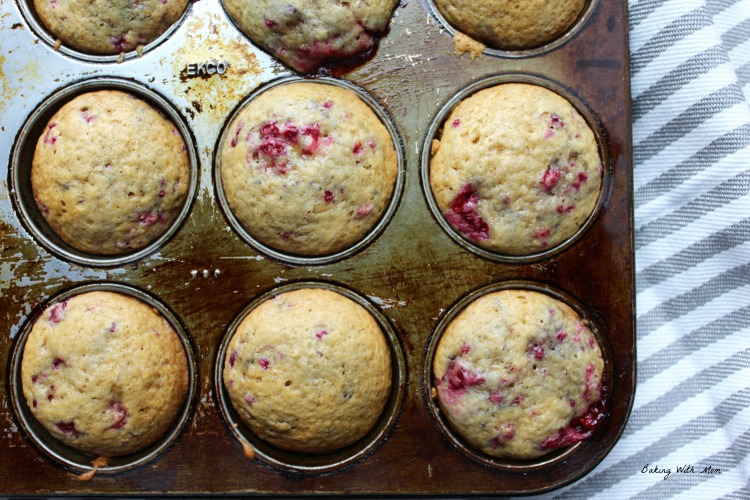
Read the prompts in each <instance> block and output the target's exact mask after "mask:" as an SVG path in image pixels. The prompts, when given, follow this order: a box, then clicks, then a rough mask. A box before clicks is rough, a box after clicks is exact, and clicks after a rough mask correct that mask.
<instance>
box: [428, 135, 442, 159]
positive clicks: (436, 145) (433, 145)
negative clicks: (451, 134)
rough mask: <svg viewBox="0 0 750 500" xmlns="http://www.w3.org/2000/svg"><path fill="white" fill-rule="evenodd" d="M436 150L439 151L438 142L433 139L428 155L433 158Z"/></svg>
mask: <svg viewBox="0 0 750 500" xmlns="http://www.w3.org/2000/svg"><path fill="white" fill-rule="evenodd" d="M438 149H440V141H439V140H437V139H433V140H432V146H431V147H430V155H431V156H434V155H435V153H437V152H438Z"/></svg>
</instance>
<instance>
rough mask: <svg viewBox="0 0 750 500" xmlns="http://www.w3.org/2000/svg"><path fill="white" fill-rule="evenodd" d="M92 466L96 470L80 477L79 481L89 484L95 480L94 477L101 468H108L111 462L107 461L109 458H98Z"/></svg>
mask: <svg viewBox="0 0 750 500" xmlns="http://www.w3.org/2000/svg"><path fill="white" fill-rule="evenodd" d="M91 465H92V466H93V467H94V468H93V469H91V470H90V471H88V472H84V473H83V474H81V475H80V476H78V480H79V481H82V482H87V481H91V480H92V479H94V476H95V475H96V471H97V470H98V469H99V467H106V466H107V465H109V460H108V459H107V457H97V458H95V459H94V461H93V462H91Z"/></svg>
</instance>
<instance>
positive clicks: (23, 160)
mask: <svg viewBox="0 0 750 500" xmlns="http://www.w3.org/2000/svg"><path fill="white" fill-rule="evenodd" d="M98 90H119V91H123V92H128V93H130V94H132V95H134V96H136V97H138V98H140V99H142V100H143V101H145V102H147V103H148V104H150V105H151V106H152V107H154V109H156V110H158V111H159V112H160V113H162V114H163V115H164V116H166V117H167V118H168V119H169V120H170V121H171V122H172V123H173V124H174V126H175V128H176V129H177V130H178V131H179V133H180V135H181V136H182V139H183V141H184V143H185V146H186V148H187V153H188V158H189V162H190V180H189V186H188V192H187V195H186V197H185V203H184V205H183V207H182V209H181V211H180V213H179V215H178V216H177V218H176V219H175V221H174V223H172V225H171V226H170V227H169V228H168V229H167V230H166V231H165V232H164V233H163V234H162V235H161V236H160V237H159V238H157V239H156V240H154V241H153V242H151V243H150V244H148V245H147V246H145V247H143V248H141V249H138V250H133V251H130V252H127V253H123V254H117V255H94V254H91V253H87V252H83V251H81V250H79V249H76V248H74V247H72V246H71V245H69V244H68V243H66V242H64V241H63V240H62V239H61V238H60V237H59V236H58V235H57V234H55V232H54V231H53V230H52V229H51V228H50V226H49V225H48V224H47V221H46V220H45V219H44V217H43V215H42V213H41V211H40V210H39V208H38V207H37V205H36V203H35V202H34V194H33V190H32V187H31V165H32V161H33V158H34V150H35V147H36V142H37V139H38V138H39V137H40V136H41V134H42V132H43V130H44V128H45V126H46V124H47V122H48V121H49V120H50V119H51V118H52V116H53V115H54V114H55V113H56V112H57V111H58V110H59V109H60V108H61V107H62V106H63V105H65V104H66V103H67V102H69V101H70V100H71V99H73V98H74V97H77V96H79V95H81V94H85V93H88V92H93V91H98ZM9 172H10V179H9V185H10V188H11V189H10V191H11V198H12V201H13V204H14V207H15V209H16V212H17V214H18V216H19V218H20V219H21V222H22V223H23V225H24V226H25V227H26V229H27V230H28V231H29V232H30V233H31V234H32V236H33V237H34V238H35V239H36V240H37V241H38V242H39V243H40V244H41V245H42V246H43V247H44V248H46V249H47V250H49V251H50V252H51V253H53V254H55V255H57V256H58V257H60V258H62V259H65V260H68V261H70V262H74V263H76V264H81V265H84V266H92V267H113V266H121V265H123V264H127V263H130V262H133V261H136V260H139V259H141V258H143V257H145V256H146V255H149V254H151V253H152V252H154V251H156V250H157V249H158V248H160V247H161V246H162V245H164V244H165V243H166V242H167V241H168V240H169V239H170V238H171V237H172V236H173V235H174V234H175V233H176V232H177V231H178V230H179V228H180V226H181V225H182V223H183V222H184V220H185V219H186V218H187V215H188V213H189V212H190V208H191V206H192V203H193V200H194V198H195V194H196V191H197V186H198V154H197V151H196V145H195V140H194V139H193V135H192V133H191V132H190V130H189V128H188V126H187V124H186V122H185V120H184V119H183V118H182V116H181V115H180V114H179V113H178V111H177V108H176V107H175V106H173V105H172V104H170V103H169V102H168V101H167V100H166V99H165V98H164V97H162V96H161V95H159V94H157V93H156V92H154V91H153V90H150V89H148V88H146V87H145V86H143V85H142V84H139V83H135V82H132V81H130V80H124V79H121V78H107V77H102V78H95V79H91V80H84V81H80V82H77V83H74V84H72V85H69V86H67V87H65V88H63V89H60V90H58V91H57V92H55V93H54V94H52V95H51V96H49V97H48V98H47V99H45V100H44V101H43V102H42V103H41V104H40V105H39V106H38V107H37V108H36V109H35V110H34V111H33V112H32V113H31V115H30V116H29V117H28V119H27V120H26V122H25V123H24V125H23V127H21V130H20V131H19V133H18V136H17V138H16V142H15V144H14V146H13V150H12V152H11V160H10V169H9Z"/></svg>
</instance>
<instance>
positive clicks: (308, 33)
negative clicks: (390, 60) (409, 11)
mask: <svg viewBox="0 0 750 500" xmlns="http://www.w3.org/2000/svg"><path fill="white" fill-rule="evenodd" d="M222 2H223V4H224V8H225V9H226V11H227V13H228V14H229V16H230V17H231V18H232V20H234V22H235V23H236V24H237V26H238V27H239V29H240V30H241V31H242V32H243V33H244V34H245V35H246V36H247V37H248V38H250V40H252V41H253V42H255V43H257V44H258V45H260V46H261V47H263V48H265V49H266V50H268V51H269V52H270V53H271V54H272V55H273V56H275V57H277V58H278V59H280V60H281V61H282V62H283V63H284V64H286V65H287V66H289V67H290V68H292V69H294V70H295V71H298V72H300V73H312V72H315V71H317V70H318V68H319V67H320V66H323V65H327V64H333V65H336V66H341V65H346V64H347V63H348V62H351V60H352V59H357V58H366V57H367V56H368V55H369V54H370V53H372V52H373V51H375V50H376V49H377V45H378V41H379V38H380V37H381V36H382V35H383V34H384V33H385V31H386V30H387V28H388V23H389V22H390V19H391V15H392V13H393V10H394V9H395V8H396V5H397V4H398V0H369V1H364V0H354V1H351V2H319V1H317V0H287V1H285V2H276V1H273V0H252V1H250V0H222Z"/></svg>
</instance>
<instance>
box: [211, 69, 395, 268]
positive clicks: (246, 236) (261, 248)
mask: <svg viewBox="0 0 750 500" xmlns="http://www.w3.org/2000/svg"><path fill="white" fill-rule="evenodd" d="M298 82H307V83H320V84H328V85H335V86H338V87H341V88H344V89H347V90H351V91H353V92H354V93H355V94H356V95H357V96H358V97H359V98H360V99H361V100H362V101H363V102H364V103H365V104H366V105H367V106H368V107H369V108H370V109H372V111H373V112H374V113H375V115H376V116H377V117H378V119H380V121H381V123H382V124H383V125H384V126H385V127H386V129H387V130H388V133H389V134H390V136H391V140H392V141H393V147H394V149H395V151H396V156H397V158H398V173H397V175H396V184H395V186H394V188H393V194H392V195H391V199H390V201H389V202H388V205H387V207H386V209H385V212H384V213H383V215H382V216H381V217H380V220H379V221H378V222H377V223H376V224H375V225H374V226H373V227H372V228H371V229H370V230H369V231H368V232H367V233H366V234H365V235H364V237H363V238H362V239H361V240H359V241H358V242H356V243H354V244H353V245H351V246H350V247H348V248H345V249H343V250H341V251H338V252H334V253H332V254H328V255H319V256H316V255H313V256H303V255H295V254H291V253H287V252H283V251H280V250H277V249H275V248H272V247H270V246H268V245H266V244H264V243H262V242H260V241H259V240H258V239H257V238H255V237H253V236H252V235H251V234H250V233H249V232H248V231H247V230H246V229H245V228H244V227H243V226H242V223H241V222H240V221H239V220H238V219H237V217H236V216H235V215H234V213H233V212H232V209H231V207H230V206H229V202H228V201H227V198H226V194H225V192H224V184H223V181H222V175H221V150H222V145H223V144H224V142H225V140H226V138H227V135H228V134H229V125H230V124H231V123H232V122H233V121H234V119H235V117H236V116H237V114H239V113H240V112H241V111H242V110H243V109H244V108H245V106H247V105H248V103H250V102H251V101H252V100H253V99H254V98H256V97H257V96H259V95H260V94H262V93H264V92H266V91H267V90H270V89H272V88H275V87H278V86H281V85H287V84H292V83H298ZM213 173H214V184H215V186H216V198H217V199H218V201H219V204H220V206H221V209H222V211H223V212H224V215H225V217H226V218H227V221H228V222H229V224H230V225H231V226H232V228H233V229H234V230H235V232H236V233H237V234H238V235H239V236H240V238H242V239H243V240H244V241H245V242H246V243H247V244H249V245H250V246H251V247H253V248H254V249H255V250H257V251H258V252H261V253H263V254H265V255H267V256H269V257H271V258H273V259H275V260H278V261H280V262H284V263H287V264H291V265H303V266H304V265H322V264H329V263H331V262H335V261H338V260H341V259H345V258H347V257H350V256H352V255H354V254H355V253H357V252H359V251H360V250H362V249H364V248H365V247H367V246H368V245H370V243H372V242H373V241H375V240H376V239H377V238H378V236H380V234H381V233H382V232H383V231H384V230H385V228H386V226H388V223H389V222H390V220H391V218H392V217H393V214H394V213H395V212H396V209H397V207H398V204H399V201H400V200H401V195H402V192H403V190H404V182H405V177H406V163H405V152H404V145H403V141H402V139H401V136H400V134H399V133H398V130H397V129H396V125H395V123H394V122H393V119H392V118H391V117H390V115H389V114H388V112H387V111H386V110H385V108H383V107H382V106H381V105H380V104H379V103H378V102H377V101H376V100H375V98H374V97H372V96H371V95H369V94H368V93H367V92H365V91H364V90H363V89H361V88H359V87H357V86H356V85H354V84H353V83H350V82H348V81H345V80H339V79H335V78H329V77H319V78H316V79H315V80H306V79H303V78H300V77H296V76H288V77H283V78H280V79H278V80H274V81H273V82H271V83H269V84H267V85H264V86H262V87H260V88H258V89H257V90H255V91H254V92H252V93H251V94H249V95H248V96H247V97H246V98H245V99H243V101H242V102H241V103H240V104H239V105H238V106H237V107H236V108H235V110H234V111H233V112H232V113H231V115H230V116H229V117H227V120H226V123H225V124H224V127H223V129H222V131H221V134H220V135H219V139H218V141H217V142H216V147H215V148H214V171H213Z"/></svg>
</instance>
